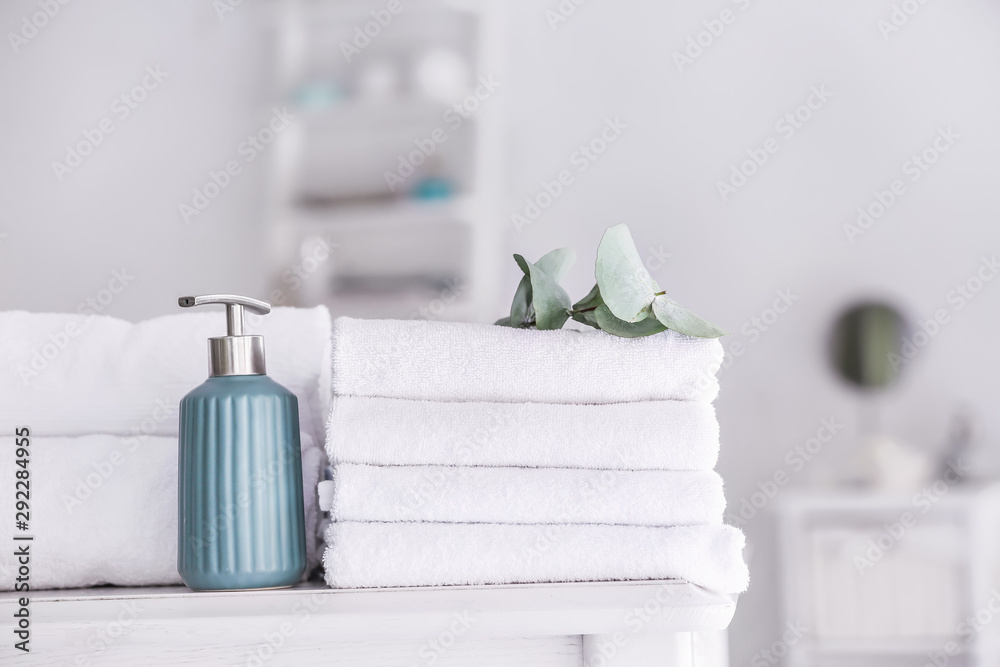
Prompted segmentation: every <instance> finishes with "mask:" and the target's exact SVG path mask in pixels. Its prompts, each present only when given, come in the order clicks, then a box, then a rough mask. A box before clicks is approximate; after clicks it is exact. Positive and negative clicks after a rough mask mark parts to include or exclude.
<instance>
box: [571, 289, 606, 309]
mask: <svg viewBox="0 0 1000 667" xmlns="http://www.w3.org/2000/svg"><path fill="white" fill-rule="evenodd" d="M603 303H604V299H602V298H601V287H600V285H594V289H592V290H590V292H588V293H587V296H585V297H583V298H582V299H580V300H579V301H577V302H576V303H574V304H573V310H590V309H591V308H597V307H598V306H600V305H601V304H603Z"/></svg>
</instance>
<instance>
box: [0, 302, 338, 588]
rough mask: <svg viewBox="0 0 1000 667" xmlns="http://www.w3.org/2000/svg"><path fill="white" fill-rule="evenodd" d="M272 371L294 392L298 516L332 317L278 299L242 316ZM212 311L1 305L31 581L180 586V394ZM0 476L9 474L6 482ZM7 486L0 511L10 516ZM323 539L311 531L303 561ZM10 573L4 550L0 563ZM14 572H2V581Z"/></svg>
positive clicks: (312, 488)
mask: <svg viewBox="0 0 1000 667" xmlns="http://www.w3.org/2000/svg"><path fill="white" fill-rule="evenodd" d="M248 329H249V330H250V333H260V334H262V335H263V336H264V338H265V349H266V363H267V370H268V374H269V375H271V377H273V378H274V379H275V380H276V381H277V382H279V383H281V384H283V385H284V386H285V387H287V388H288V389H290V390H291V391H292V392H294V393H295V394H296V395H297V396H298V398H299V423H300V425H301V438H302V468H303V478H304V479H303V482H304V500H305V508H306V521H307V524H308V526H309V528H312V529H313V530H314V531H315V528H316V527H317V526H318V521H317V511H316V500H315V498H316V484H317V483H318V479H319V475H320V472H321V470H322V468H323V467H324V465H325V456H324V454H323V451H322V447H321V446H320V443H321V442H322V438H323V427H324V421H325V415H326V406H327V405H328V403H329V400H330V399H329V397H330V394H329V386H330V384H329V383H330V367H329V363H328V361H327V360H328V359H329V355H330V344H329V341H330V315H329V312H328V311H327V310H326V308H322V307H321V308H314V309H309V310H304V309H294V308H276V309H275V310H274V311H273V312H272V313H271V314H270V315H268V316H266V317H263V318H260V319H259V321H257V319H256V318H255V319H254V320H252V321H250V322H248ZM224 332H225V320H224V318H223V317H222V315H221V313H219V312H214V313H213V312H204V313H184V314H177V315H171V316H168V317H160V318H156V319H152V320H147V321H145V322H140V323H138V324H132V323H130V322H125V321H123V320H119V319H115V318H111V317H101V316H86V315H68V314H35V313H26V312H5V313H0V368H3V369H4V372H3V373H2V374H0V450H2V451H3V452H4V455H3V456H0V479H2V480H4V481H3V485H4V489H5V490H6V489H7V486H6V485H7V484H10V485H11V487H12V486H13V481H12V480H14V472H15V470H16V469H17V468H15V457H14V450H15V447H14V429H15V428H19V427H27V428H28V429H29V430H30V433H31V444H30V446H29V450H30V458H29V469H30V522H29V527H30V534H32V535H33V536H34V542H33V544H34V546H33V547H32V550H33V553H34V554H35V555H36V557H35V558H34V559H33V560H32V570H31V587H32V588H33V589H34V588H67V587H80V586H92V585H97V584H117V585H123V586H140V585H151V584H177V583H180V577H179V576H178V574H177V434H178V402H179V401H180V399H181V398H182V397H183V396H184V395H185V394H186V393H187V392H189V391H190V390H192V389H194V388H195V387H196V386H198V385H199V384H201V383H202V382H204V381H205V379H206V377H207V376H208V356H207V355H208V347H207V343H206V339H207V338H209V337H210V336H219V335H222V334H223V333H224ZM8 480H11V481H9V482H8ZM14 502H15V498H14V493H13V490H11V492H10V493H6V492H5V493H3V494H0V515H2V516H4V517H11V518H12V517H13V516H14ZM319 546H320V545H319V544H317V540H309V541H308V548H309V551H310V554H309V556H310V562H312V563H316V564H318V561H319V550H320V549H319ZM16 571H17V561H16V556H14V552H13V550H12V549H3V550H0V574H4V573H8V574H9V573H11V572H16ZM13 582H14V576H13V575H11V576H0V590H3V589H5V588H6V589H9V588H10V587H11V586H12V584H13Z"/></svg>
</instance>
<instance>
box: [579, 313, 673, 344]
mask: <svg viewBox="0 0 1000 667" xmlns="http://www.w3.org/2000/svg"><path fill="white" fill-rule="evenodd" d="M594 315H595V317H596V319H597V324H598V325H600V327H601V329H603V330H604V331H607V332H608V333H609V334H614V335H615V336H621V337H622V338H638V337H640V336H650V335H652V334H657V333H660V332H661V331H666V329H667V327H665V326H663V324H661V323H660V322H659V321H658V320H657V319H656V318H655V317H647V318H646V319H644V320H640V321H638V322H625V321H624V320H620V319H618V318H617V317H615V315H614V313H612V312H611V309H610V308H608V306H607V305H603V306H598V307H597V310H595V311H594Z"/></svg>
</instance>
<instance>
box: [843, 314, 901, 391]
mask: <svg viewBox="0 0 1000 667" xmlns="http://www.w3.org/2000/svg"><path fill="white" fill-rule="evenodd" d="M906 329H907V327H906V320H905V319H904V318H903V316H902V315H901V314H900V312H899V311H898V310H896V309H895V308H893V307H892V306H890V305H888V304H885V303H877V302H869V303H860V304H857V305H854V306H851V307H850V308H848V309H847V310H845V311H844V312H843V313H842V314H841V315H840V317H838V318H837V321H836V324H835V325H834V330H833V344H832V357H833V365H834V367H835V368H836V369H837V372H838V373H839V374H840V376H841V377H843V378H844V379H845V380H847V381H848V382H849V383H851V384H853V385H855V386H857V387H861V388H864V389H880V388H882V387H887V386H888V385H890V384H892V383H893V382H895V381H896V379H897V378H898V377H899V373H900V371H901V370H902V367H901V366H900V365H899V364H898V363H895V364H894V363H893V362H892V359H893V356H894V357H895V358H896V359H898V358H899V357H900V355H901V348H902V345H903V340H904V338H905V336H906Z"/></svg>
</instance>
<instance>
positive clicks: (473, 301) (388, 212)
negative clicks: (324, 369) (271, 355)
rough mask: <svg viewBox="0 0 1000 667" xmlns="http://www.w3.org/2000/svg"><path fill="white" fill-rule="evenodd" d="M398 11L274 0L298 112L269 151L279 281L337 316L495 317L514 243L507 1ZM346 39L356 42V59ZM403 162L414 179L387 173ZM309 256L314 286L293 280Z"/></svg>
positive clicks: (324, 0)
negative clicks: (506, 145)
mask: <svg viewBox="0 0 1000 667" xmlns="http://www.w3.org/2000/svg"><path fill="white" fill-rule="evenodd" d="M388 7H389V3H388V2H386V1H385V0H277V4H276V9H277V12H276V16H277V21H278V26H277V30H276V59H277V67H276V72H277V81H276V86H275V88H276V93H277V97H278V98H280V99H281V100H282V101H283V103H287V104H288V105H289V107H290V108H291V109H294V113H295V119H294V121H293V123H292V127H291V128H290V129H289V130H286V131H285V132H283V133H282V134H281V135H279V136H278V138H277V141H276V146H275V150H274V151H273V154H272V155H273V178H272V192H271V199H272V206H271V209H272V210H271V214H270V218H271V220H272V221H273V223H272V229H273V244H272V247H273V256H274V266H273V273H274V284H275V287H276V288H277V289H281V290H283V292H284V293H286V294H287V296H288V297H289V304H290V305H301V306H308V305H314V304H318V303H323V304H326V305H327V306H329V307H330V308H331V311H332V312H333V314H334V315H335V316H336V315H340V314H347V315H354V316H360V317H396V318H407V317H424V318H435V319H447V320H482V321H489V320H492V319H495V318H496V316H497V313H496V307H495V305H496V296H497V294H498V285H497V278H498V276H499V274H500V269H499V267H500V262H501V261H502V257H501V256H500V255H501V254H502V253H500V252H499V250H500V249H501V248H502V243H503V227H502V224H503V223H502V218H501V217H500V215H499V214H500V211H499V206H498V205H499V202H500V201H501V197H500V188H501V179H502V177H503V173H502V167H501V163H502V155H503V144H502V142H503V136H502V128H501V124H500V119H501V117H502V93H501V92H499V91H500V90H501V89H502V86H503V82H504V77H503V57H502V53H503V35H504V29H503V24H504V21H503V7H502V3H501V2H500V1H499V0H421V1H420V2H413V1H412V0H398V1H397V2H395V3H393V8H394V9H397V10H398V11H397V12H395V13H392V12H390V11H389V9H388ZM359 31H360V33H359ZM365 31H367V33H366V32H365ZM359 34H360V35H361V36H360V37H359V36H358V35H359ZM344 44H347V45H348V46H349V48H352V49H357V51H358V52H357V53H355V52H354V51H351V53H350V61H349V62H348V57H347V56H345V54H344V48H345V47H344V46H343V45H344ZM358 44H361V45H364V46H363V48H360V49H358V47H357V45H358ZM481 78H482V79H485V80H491V81H494V82H498V83H500V86H501V88H500V89H497V90H495V91H489V92H488V88H487V87H485V86H483V85H482V84H481V83H480V81H481ZM477 90H478V92H479V95H478V97H477V95H476V92H477ZM487 92H488V94H487ZM455 105H458V106H455ZM435 138H436V139H435ZM442 138H443V139H442ZM421 146H422V147H423V149H421ZM430 148H432V150H428V149H430ZM418 154H419V155H418ZM428 155H429V156H428ZM411 158H414V159H411ZM401 160H402V163H401ZM418 162H419V164H417V163H418ZM403 163H405V164H406V165H408V166H412V167H413V173H412V174H411V175H407V176H406V177H405V178H404V179H403V182H402V183H400V182H397V181H395V180H394V179H387V177H386V174H387V173H396V174H397V175H398V174H399V173H404V175H405V174H406V173H408V171H407V170H408V167H402V168H401V167H400V165H401V164H403ZM388 180H392V181H393V182H392V183H391V187H390V183H389V182H388ZM317 243H321V244H323V247H324V249H326V248H330V249H332V252H330V253H329V256H328V257H327V253H325V252H320V253H316V252H314V248H315V247H316V244H317ZM317 255H318V256H320V257H322V260H321V261H318V262H317V261H315V257H316V256H317ZM303 262H306V263H309V264H310V266H311V267H313V270H312V271H310V272H308V273H307V275H308V280H303V281H297V280H294V278H292V279H291V280H292V281H293V282H290V281H289V280H288V279H287V271H288V267H290V266H299V265H301V264H302V263H303ZM299 282H301V283H302V284H301V286H300V285H299V284H298V283H299ZM290 285H293V287H294V288H293V289H292V288H290V287H289V286H290Z"/></svg>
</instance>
